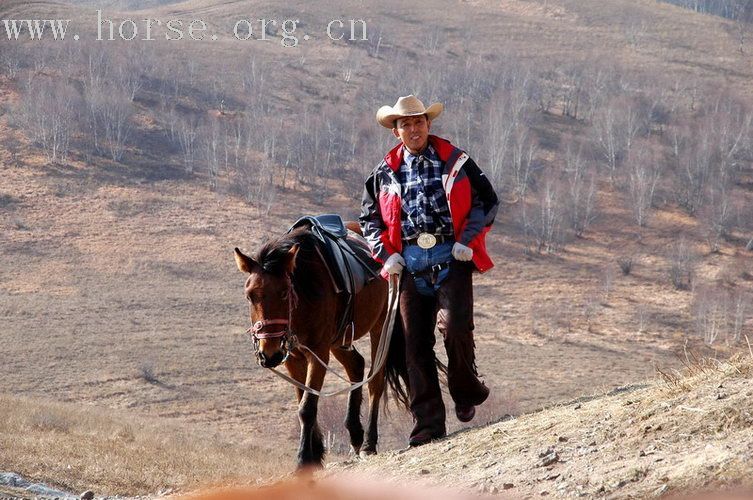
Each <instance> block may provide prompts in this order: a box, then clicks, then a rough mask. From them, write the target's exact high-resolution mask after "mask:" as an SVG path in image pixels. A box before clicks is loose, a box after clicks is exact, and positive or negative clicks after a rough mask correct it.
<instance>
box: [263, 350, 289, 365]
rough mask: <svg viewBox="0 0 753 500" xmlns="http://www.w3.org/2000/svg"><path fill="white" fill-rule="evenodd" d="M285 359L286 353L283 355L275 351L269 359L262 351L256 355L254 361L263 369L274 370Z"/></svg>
mask: <svg viewBox="0 0 753 500" xmlns="http://www.w3.org/2000/svg"><path fill="white" fill-rule="evenodd" d="M287 357H288V354H287V351H286V353H285V354H283V352H282V351H277V352H276V353H274V354H273V355H272V356H271V357H267V355H266V354H264V352H263V351H259V352H257V353H256V359H257V361H258V362H259V365H261V366H263V367H264V368H275V367H277V366H279V365H280V364H281V363H282V362H283V361H284V360H285V359H286V358H287Z"/></svg>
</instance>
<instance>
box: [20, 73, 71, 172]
mask: <svg viewBox="0 0 753 500" xmlns="http://www.w3.org/2000/svg"><path fill="white" fill-rule="evenodd" d="M78 103H79V94H78V92H77V91H76V90H75V89H74V88H73V87H71V86H70V85H68V84H67V83H59V82H52V81H48V80H42V81H35V82H34V83H32V85H31V86H29V87H28V88H27V89H26V96H25V98H24V99H23V100H22V101H21V102H20V104H19V109H18V115H19V119H20V121H21V122H22V123H23V125H24V128H25V129H26V130H28V131H29V134H30V136H31V139H32V140H33V141H34V142H35V143H36V144H37V145H39V146H40V147H41V148H42V149H43V151H44V153H45V156H46V157H47V160H48V161H49V162H51V163H56V162H59V161H65V160H66V159H67V156H68V151H69V147H70V141H71V137H72V136H73V134H74V133H75V132H76V130H77V121H76V113H75V109H76V108H77V106H78Z"/></svg>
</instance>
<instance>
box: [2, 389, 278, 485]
mask: <svg viewBox="0 0 753 500" xmlns="http://www.w3.org/2000/svg"><path fill="white" fill-rule="evenodd" d="M0 450H3V452H2V453H0V470H3V471H7V470H12V471H14V472H16V473H18V474H21V475H22V476H24V477H26V478H29V479H35V480H38V481H43V482H46V483H48V484H52V485H54V486H56V487H58V488H61V489H64V490H67V491H72V492H81V491H84V490H87V489H91V490H93V491H94V492H96V494H97V496H100V495H144V494H156V493H157V492H158V491H160V490H166V489H170V490H184V491H185V490H186V489H187V488H197V487H201V486H207V485H218V484H227V483H228V482H233V483H236V484H249V483H256V482H259V481H261V480H268V478H270V477H273V476H278V473H279V471H280V470H286V469H287V463H286V462H287V461H288V460H289V457H285V456H283V455H282V454H278V453H277V452H275V451H272V450H268V449H262V448H259V447H256V446H251V445H238V444H236V443H233V442H231V441H229V440H227V439H226V437H224V436H222V435H220V434H218V433H208V432H204V431H199V430H197V429H193V428H191V426H187V425H185V424H183V425H178V424H177V423H175V422H168V421H165V420H161V419H146V418H141V417H135V416H133V415H131V414H129V413H126V412H123V411H120V412H118V411H113V410H109V409H105V408H102V407H97V406H90V405H72V404H61V403H53V402H48V401H44V400H35V399H27V398H21V397H16V396H0Z"/></svg>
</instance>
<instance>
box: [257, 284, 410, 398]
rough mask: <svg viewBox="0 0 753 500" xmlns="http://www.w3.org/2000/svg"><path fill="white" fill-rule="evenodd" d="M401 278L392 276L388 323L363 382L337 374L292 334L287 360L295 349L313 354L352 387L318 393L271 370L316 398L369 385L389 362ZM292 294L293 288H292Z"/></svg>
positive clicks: (279, 321)
mask: <svg viewBox="0 0 753 500" xmlns="http://www.w3.org/2000/svg"><path fill="white" fill-rule="evenodd" d="M400 277H401V274H391V275H390V281H389V292H388V302H387V318H386V321H385V322H384V324H383V325H382V334H381V336H380V337H379V345H378V346H377V352H376V355H375V356H374V363H373V364H372V366H371V368H370V369H369V373H368V375H367V376H366V377H365V378H364V379H363V380H361V381H360V382H351V381H350V380H348V379H346V378H345V377H343V376H342V375H340V374H339V373H337V372H336V371H335V370H333V369H332V368H330V367H329V365H328V364H327V363H325V362H324V361H322V359H321V358H319V356H317V355H316V353H315V352H314V351H312V350H311V349H309V348H308V347H306V346H305V345H303V344H301V343H299V342H298V339H297V338H296V336H295V335H294V334H291V335H290V336H289V338H288V342H289V349H288V351H287V353H286V354H285V359H287V357H288V355H289V354H290V351H291V350H293V349H295V348H298V349H300V350H302V351H306V352H308V353H309V354H311V355H312V356H313V357H314V359H315V360H316V361H318V362H319V364H321V365H322V366H323V367H324V369H325V370H327V371H328V372H331V373H333V374H334V375H335V376H336V377H337V378H339V379H341V380H344V381H345V382H347V383H348V384H349V385H350V386H349V387H345V388H343V389H339V390H337V391H333V392H322V391H317V390H316V389H312V388H311V387H309V386H307V385H306V384H304V383H301V382H299V381H298V380H296V379H294V378H293V377H290V376H288V375H286V374H284V373H282V372H280V371H278V370H277V369H275V368H269V369H270V370H271V371H272V372H273V373H274V374H275V375H277V376H278V377H280V378H282V379H283V380H286V381H288V382H290V383H291V384H293V385H294V386H296V387H297V388H298V389H300V390H302V391H304V392H308V393H309V394H313V395H315V396H327V397H329V396H336V395H338V394H343V393H346V392H352V391H355V390H356V389H359V388H361V387H363V386H364V385H365V384H368V383H369V382H370V381H371V380H372V379H373V378H374V377H376V375H377V374H378V373H379V371H380V370H381V369H382V368H383V367H384V363H385V362H386V361H387V355H388V352H389V349H390V341H391V339H392V331H393V330H394V326H395V316H396V314H397V308H398V304H399V301H400ZM291 292H292V286H291ZM291 298H292V297H291ZM289 309H290V311H289V317H290V314H292V307H290V308H289ZM289 321H290V320H288V321H285V320H271V321H267V322H266V324H272V323H273V322H274V324H283V323H284V324H286V325H287V326H289ZM258 323H263V322H257V323H255V324H254V327H252V328H250V329H249V331H251V330H254V328H255V327H256V324H258ZM263 326H264V324H262V325H261V326H260V328H259V329H261V328H263ZM285 333H287V328H286V329H284V330H283V331H282V333H280V332H275V333H274V334H267V335H270V336H274V337H282V336H284V335H285ZM255 335H258V334H255ZM262 335H263V334H262ZM254 338H255V339H256V338H257V337H256V336H255V337H254ZM259 338H262V337H259ZM255 341H256V342H258V340H255ZM283 361H284V360H283Z"/></svg>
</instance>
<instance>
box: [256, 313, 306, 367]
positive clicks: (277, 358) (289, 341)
mask: <svg viewBox="0 0 753 500" xmlns="http://www.w3.org/2000/svg"><path fill="white" fill-rule="evenodd" d="M268 325H282V327H283V328H282V329H280V330H278V331H276V332H263V331H262V330H263V329H264V327H265V326H268ZM288 326H289V322H288V321H287V320H262V321H257V322H256V323H254V325H253V326H252V327H251V328H249V329H248V330H247V333H250V334H251V338H252V339H253V342H254V352H255V353H256V360H257V361H258V362H259V365H261V366H262V367H264V368H275V367H276V366H279V365H280V364H282V363H284V362H285V361H287V359H288V356H290V351H291V350H292V349H294V348H295V335H292V334H291V332H290V329H289V328H288ZM277 339H279V341H280V345H279V348H278V349H277V350H275V351H274V352H273V353H271V354H270V353H265V352H264V351H265V350H266V349H264V348H262V346H261V342H262V341H265V342H269V341H272V340H277Z"/></svg>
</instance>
